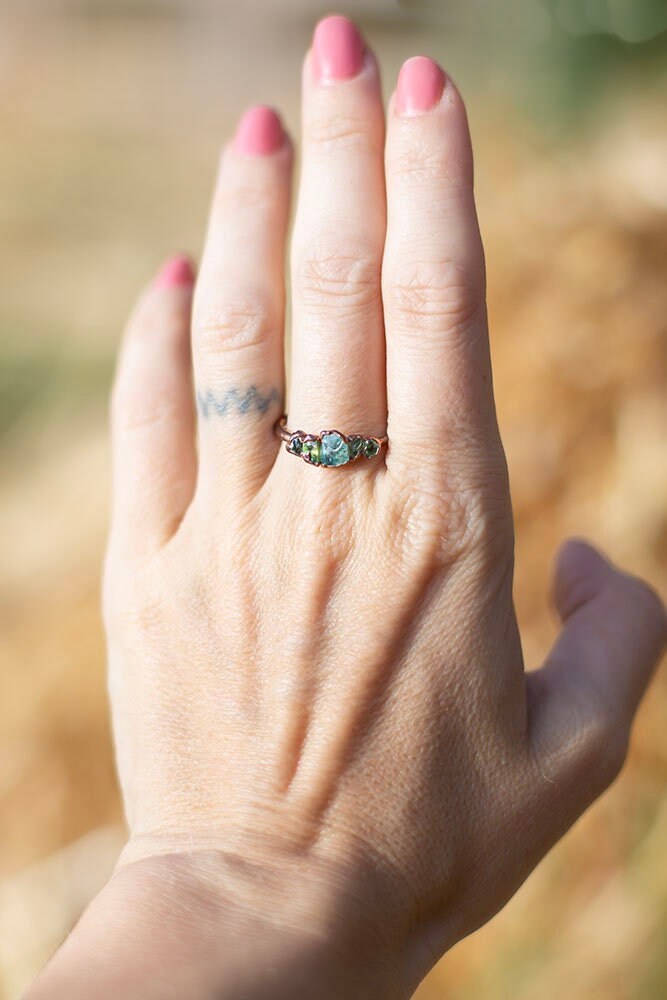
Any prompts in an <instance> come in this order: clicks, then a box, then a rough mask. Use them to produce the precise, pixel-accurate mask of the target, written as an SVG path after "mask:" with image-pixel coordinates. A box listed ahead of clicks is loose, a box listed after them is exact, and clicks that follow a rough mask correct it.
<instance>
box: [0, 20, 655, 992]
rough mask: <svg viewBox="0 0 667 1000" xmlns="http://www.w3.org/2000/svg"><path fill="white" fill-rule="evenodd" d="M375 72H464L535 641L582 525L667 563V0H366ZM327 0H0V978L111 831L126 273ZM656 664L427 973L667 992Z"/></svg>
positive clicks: (62, 926) (156, 250) (548, 625)
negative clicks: (585, 794)
mask: <svg viewBox="0 0 667 1000" xmlns="http://www.w3.org/2000/svg"><path fill="white" fill-rule="evenodd" d="M337 10H338V12H340V13H346V14H349V15H351V16H353V17H355V18H356V19H357V20H358V21H359V23H360V24H361V26H362V28H363V30H364V32H365V34H366V36H367V38H368V39H369V41H370V43H371V44H372V45H373V47H374V48H375V50H376V52H377V53H378V54H379V56H380V58H381V61H382V66H383V73H384V83H385V91H386V93H387V95H388V94H389V92H390V90H391V87H392V86H393V81H394V80H395V77H396V73H397V71H398V68H399V66H400V63H401V61H402V59H403V58H405V57H407V56H409V55H412V54H415V53H417V52H424V53H426V54H429V55H432V56H435V57H436V58H438V59H439V60H441V61H442V63H443V64H444V66H445V67H446V68H447V69H448V70H449V71H450V73H451V74H452V75H453V76H454V77H455V78H456V80H457V82H458V83H459V85H460V86H461V88H462V89H463V91H464V93H465V95H466V96H467V99H468V104H469V110H470V117H471V124H472V129H473V136H474V139H475V145H476V150H477V178H478V181H477V184H478V192H479V203H480V214H481V221H482V228H483V230H484V235H485V240H486V244H487V251H488V258H489V272H490V310H491V319H492V331H493V355H494V364H495V371H496V383H497V393H498V402H499V412H500V420H501V425H502V429H503V433H504V438H505V442H506V447H507V451H508V457H509V463H510V472H511V477H512V484H513V496H514V504H515V510H516V517H517V533H518V545H517V587H516V591H517V606H518V611H519V616H520V620H521V624H522V627H523V634H524V645H525V653H526V660H527V663H528V665H529V666H534V665H536V664H538V663H539V662H540V660H541V658H542V656H543V655H544V652H545V649H546V648H547V646H548V644H549V642H550V641H551V639H552V636H553V633H554V624H553V620H552V615H551V613H550V611H549V608H548V588H549V565H550V562H551V559H552V557H553V553H554V551H555V548H556V546H557V543H558V540H559V539H560V538H561V537H563V535H565V534H566V533H568V532H577V533H585V534H588V535H590V536H592V537H593V538H594V539H595V540H596V541H598V542H599V543H600V544H602V545H603V546H604V547H605V548H606V549H607V550H608V551H609V552H610V553H611V554H612V555H613V556H614V557H615V558H616V559H618V560H619V561H622V562H623V563H625V564H626V565H627V566H628V567H629V568H630V569H632V570H634V571H636V572H639V573H642V574H643V575H645V576H647V577H648V578H649V579H650V580H651V581H652V582H653V584H654V585H655V586H656V587H658V589H660V590H661V591H662V593H663V595H664V594H665V592H666V591H667V282H666V280H665V271H666V264H667V116H666V115H665V96H666V95H667V71H666V70H667V60H666V57H667V3H665V0H504V2H503V3H497V4H492V3H489V2H481V0H458V2H457V0H421V2H418V0H404V2H402V3H396V2H392V0H358V2H354V0H352V2H349V3H347V4H341V5H339V7H338V8H337ZM329 11H330V8H328V7H327V5H325V4H323V3H319V2H315V0H282V2H281V3H275V2H273V0H263V2H262V0H244V2H243V3H239V4H236V3H227V2H224V0H189V2H187V0H135V2H132V0H1V4H0V227H1V232H2V239H1V240H0V365H1V372H2V374H1V382H0V432H1V434H2V466H1V469H0V553H1V554H2V558H1V560H0V627H1V629H2V643H1V645H0V666H1V668H2V692H3V696H2V699H1V700H0V740H1V745H0V816H1V823H0V851H1V858H2V871H1V874H0V996H1V997H3V998H4V997H7V998H13V997H15V996H17V995H18V994H19V993H20V991H21V989H22V988H23V987H24V986H25V984H26V983H27V982H28V981H29V979H30V978H31V976H33V975H34V974H35V972H36V971H37V969H38V968H39V967H40V965H41V963H42V962H43V961H44V960H45V958H46V957H47V955H48V954H49V953H50V951H51V950H52V949H53V948H54V947H55V946H56V945H57V943H58V942H59V941H60V940H61V939H62V937H63V935H64V934H65V933H66V932H67V929H68V928H69V927H70V926H71V924H72V922H73V921H74V920H75V919H76V918H77V916H78V914H79V913H80V911H81V908H82V907H83V905H84V904H85V902H86V900H87V899H88V897H89V896H90V894H91V893H93V892H94V891H95V889H96V888H97V887H98V886H99V885H100V884H101V882H102V881H103V880H104V878H105V877H106V875H107V874H108V872H109V871H110V868H111V866H112V865H113V862H114V859H115V856H116V852H117V850H118V847H119V845H120V844H121V843H122V836H123V833H122V822H121V812H120V807H119V802H118V796H117V792H116V787H115V780H114V774H113V763H112V753H111V749H110V740H109V732H108V722H107V713H106V702H105V691H104V651H103V639H102V633H101V627H100V622H99V614H98V592H99V569H100V560H101V553H102V550H103V543H104V531H105V523H106V516H107V499H106V496H107V480H108V455H107V439H106V426H105V424H106V397H107V391H108V386H109V380H110V377H111V373H112V367H113V358H114V353H115V350H116V346H117V342H118V337H119V333H120V330H121V328H122V325H123V322H124V319H125V316H126V314H127V311H128V309H129V307H130V304H131V301H132V299H133V296H134V295H135V294H136V292H137V290H138V288H139V287H140V286H141V284H142V283H143V282H144V281H146V280H147V279H148V278H149V277H150V275H151V274H152V273H153V272H154V270H155V269H156V267H157V266H158V265H159V263H160V261H161V259H162V258H163V257H165V256H166V255H168V254H170V253H172V252H173V251H175V250H187V251H190V252H192V253H194V254H195V255H196V254H197V253H198V250H199V247H200V241H201V237H202V232H203V226H204V222H205V216H206V209H207V202H208V197H209V192H210V189H211V184H212V179H213V172H214V168H215V163H216V158H217V154H218V150H219V146H220V144H221V142H222V141H223V140H224V139H225V137H227V136H228V135H229V134H230V132H231V130H232V129H233V127H234V122H235V119H236V118H237V116H238V115H239V113H240V112H241V111H242V110H243V108H244V107H245V106H246V105H247V104H249V103H251V102H254V101H262V102H267V103H272V104H275V105H277V106H278V107H279V108H280V109H281V111H282V112H283V113H284V116H285V118H286V121H287V123H288V125H289V127H290V128H291V130H292V131H293V132H296V130H297V129H298V121H299V112H298V100H299V95H298V88H299V76H300V63H301V59H302V56H303V53H304V51H305V49H306V47H307V45H308V42H309V36H310V33H311V31H312V27H313V24H314V22H315V20H316V19H317V18H318V17H319V16H320V15H322V14H324V13H327V12H329ZM666 711H667V687H666V684H665V678H664V675H662V674H659V675H658V677H657V678H656V681H655V683H654V686H653V688H652V691H651V693H650V696H649V698H648V700H647V702H646V704H645V706H644V707H643V709H642V712H641V715H640V718H639V720H638V724H637V727H636V731H635V737H634V740H633V747H632V752H631V757H630V762H629V765H628V768H627V769H626V771H625V772H624V774H623V776H622V778H621V779H620V781H619V782H618V784H617V785H616V786H615V787H614V789H613V790H612V791H611V792H610V793H608V795H607V796H605V798H604V799H603V800H602V802H601V803H599V804H598V805H597V806H596V807H595V808H594V809H593V810H591V811H590V812H589V814H587V816H586V817H585V818H584V819H583V820H582V821H581V822H580V823H579V824H578V825H577V827H576V828H575V830H574V831H573V832H572V833H571V834H570V835H569V836H568V837H567V838H566V840H565V841H564V842H563V843H562V844H561V845H560V846H559V847H558V848H557V849H556V850H555V851H554V852H553V853H552V854H551V855H550V857H549V858H548V859H547V860H546V861H545V863H544V864H543V865H542V866H541V867H540V868H539V870H538V872H537V873H536V874H535V875H534V876H533V878H532V879H531V880H530V881H529V882H528V884H527V885H526V886H525V887H524V888H523V889H522V890H521V891H520V893H519V894H518V896H517V897H516V898H515V899H514V900H513V901H512V903H511V904H510V905H509V906H508V907H507V909H506V910H505V911H504V913H503V914H501V915H500V916H499V917H498V918H497V919H496V920H495V921H493V922H492V924H491V925H489V926H488V927H487V928H485V929H484V930H483V931H481V932H479V933H478V934H477V935H475V936H474V937H473V938H472V939H470V940H469V941H466V942H464V943H462V944H461V945H459V946H458V947H457V948H456V949H455V950H454V951H453V952H452V953H451V955H449V956H447V957H446V958H445V960H444V961H443V962H442V963H441V964H440V966H439V967H438V968H437V969H436V970H435V971H434V972H433V974H432V976H431V977H430V978H429V980H428V981H427V983H426V984H425V985H424V987H423V988H422V991H421V992H420V994H419V996H420V998H421V1000H435V998H443V1000H444V998H445V997H447V998H448V1000H464V998H465V1000H477V998H480V1000H481V998H485V1000H486V998H490V1000H505V998H510V997H511V998H512V1000H534V998H540V1000H551V998H560V997H562V996H563V995H565V994H567V995H568V997H569V998H570V1000H654V998H655V1000H658V998H663V997H665V996H667V951H666V950H665V947H664V945H665V939H666V936H667V856H666V853H665V844H666V843H667V791H666V788H665V777H666V775H667V740H666V738H665V724H664V719H665V712H666Z"/></svg>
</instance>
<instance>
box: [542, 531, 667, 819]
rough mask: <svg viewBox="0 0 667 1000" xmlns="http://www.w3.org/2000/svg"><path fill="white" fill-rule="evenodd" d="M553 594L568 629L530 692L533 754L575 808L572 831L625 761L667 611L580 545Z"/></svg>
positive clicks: (565, 551)
mask: <svg viewBox="0 0 667 1000" xmlns="http://www.w3.org/2000/svg"><path fill="white" fill-rule="evenodd" d="M554 596H555V601H556V608H557V610H558V613H559V616H560V618H561V621H562V623H563V628H562V630H561V633H560V635H559V637H558V639H557V640H556V643H555V645H554V647H553V649H552V650H551V653H550V654H549V656H548V658H547V660H546V662H545V664H544V666H543V667H542V668H541V669H540V670H538V671H536V672H534V673H532V674H529V675H528V695H529V705H530V717H531V739H532V749H533V752H534V756H535V759H536V760H537V762H538V764H539V768H540V772H541V774H542V777H546V778H547V779H548V780H549V783H550V784H551V785H552V793H553V791H554V788H553V785H554V784H555V785H556V786H557V787H558V789H560V791H561V792H562V793H563V794H564V795H565V796H566V797H567V801H568V806H569V807H570V808H571V809H574V815H572V816H571V817H570V818H569V822H568V825H569V823H571V822H573V820H574V819H575V818H576V816H577V815H579V813H580V812H582V811H583V810H584V809H585V808H586V806H587V805H589V804H590V802H591V801H592V800H593V799H594V798H596V797H597V795H599V794H600V793H601V792H602V791H603V790H604V789H605V788H606V787H607V786H608V785H609V784H611V782H612V781H613V779H614V778H615V777H616V775H617V774H618V772H619V771H620V769H621V767H622V765H623V762H624V760H625V756H626V752H627V745H628V739H629V735H630V727H631V724H632V720H633V718H634V715H635V713H636V711H637V708H638V706H639V703H640V701H641V699H642V696H643V694H644V692H645V690H646V688H647V686H648V683H649V680H650V678H651V675H652V673H653V671H654V669H655V666H656V664H657V662H658V660H659V658H660V655H661V653H662V651H663V649H664V646H665V642H666V641H667V614H666V612H665V607H664V605H663V603H662V601H661V600H660V598H659V597H658V596H657V594H655V593H654V591H653V590H651V588H650V587H649V586H647V584H645V583H643V582H642V581H641V580H638V579H636V578H635V577H632V576H629V575H628V574H626V573H622V572H620V571H619V570H617V569H616V568H615V567H614V566H612V565H611V564H610V563H609V562H608V561H607V560H606V559H605V558H604V557H603V556H602V555H600V553H598V552H597V551H596V550H595V549H593V548H592V547H591V546H590V545H588V544H586V543H585V542H581V541H575V540H572V541H569V542H567V543H566V544H565V545H564V546H563V548H562V549H561V551H560V554H559V556H558V559H557V563H556V574H555V595H554Z"/></svg>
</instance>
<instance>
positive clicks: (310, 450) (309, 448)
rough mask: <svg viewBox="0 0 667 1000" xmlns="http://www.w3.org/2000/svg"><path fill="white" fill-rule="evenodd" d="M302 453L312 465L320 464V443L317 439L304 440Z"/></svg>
mask: <svg viewBox="0 0 667 1000" xmlns="http://www.w3.org/2000/svg"><path fill="white" fill-rule="evenodd" d="M302 453H303V454H304V455H306V456H307V457H308V458H309V460H310V461H311V462H312V463H313V465H319V464H320V455H321V453H322V445H321V444H320V441H319V439H317V440H315V441H304V442H303V448H302Z"/></svg>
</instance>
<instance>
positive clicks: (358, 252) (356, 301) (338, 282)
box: [295, 244, 380, 311]
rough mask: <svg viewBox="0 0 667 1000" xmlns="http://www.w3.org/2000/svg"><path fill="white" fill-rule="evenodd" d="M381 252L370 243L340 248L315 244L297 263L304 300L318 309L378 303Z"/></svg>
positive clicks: (356, 306) (349, 307) (340, 309)
mask: <svg viewBox="0 0 667 1000" xmlns="http://www.w3.org/2000/svg"><path fill="white" fill-rule="evenodd" d="M379 258H380V255H379V252H376V250H375V248H372V247H369V246H366V245H363V244H362V245H357V246H348V247H345V248H343V249H342V250H340V251H333V250H323V249H322V247H321V246H320V247H317V246H311V247H308V248H307V249H306V251H305V252H304V253H303V255H302V256H301V257H300V258H299V259H298V261H297V264H296V268H295V271H296V275H295V277H296V285H297V289H298V293H299V296H300V299H301V301H302V302H303V303H304V304H305V305H306V306H308V307H310V308H314V309H319V308H322V309H326V310H327V311H330V310H331V309H336V310H337V311H345V310H357V309H360V308H364V307H367V306H369V305H372V304H374V303H376V302H377V301H378V300H379V291H380V259H379Z"/></svg>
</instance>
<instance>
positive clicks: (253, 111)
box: [234, 104, 285, 156]
mask: <svg viewBox="0 0 667 1000" xmlns="http://www.w3.org/2000/svg"><path fill="white" fill-rule="evenodd" d="M284 141H285V129H284V128H283V123H282V121H281V120H280V115H279V114H278V112H277V111H274V110H273V108H268V107H266V105H264V104H257V105H256V106H255V107H254V108H248V110H247V111H246V113H245V114H244V115H243V117H242V118H241V121H240V122H239V124H238V128H237V129H236V135H235V137H234V148H235V149H236V151H237V153H243V154H244V155H246V156H270V155H271V153H277V152H278V150H279V149H280V148H281V146H282V144H283V143H284Z"/></svg>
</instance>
